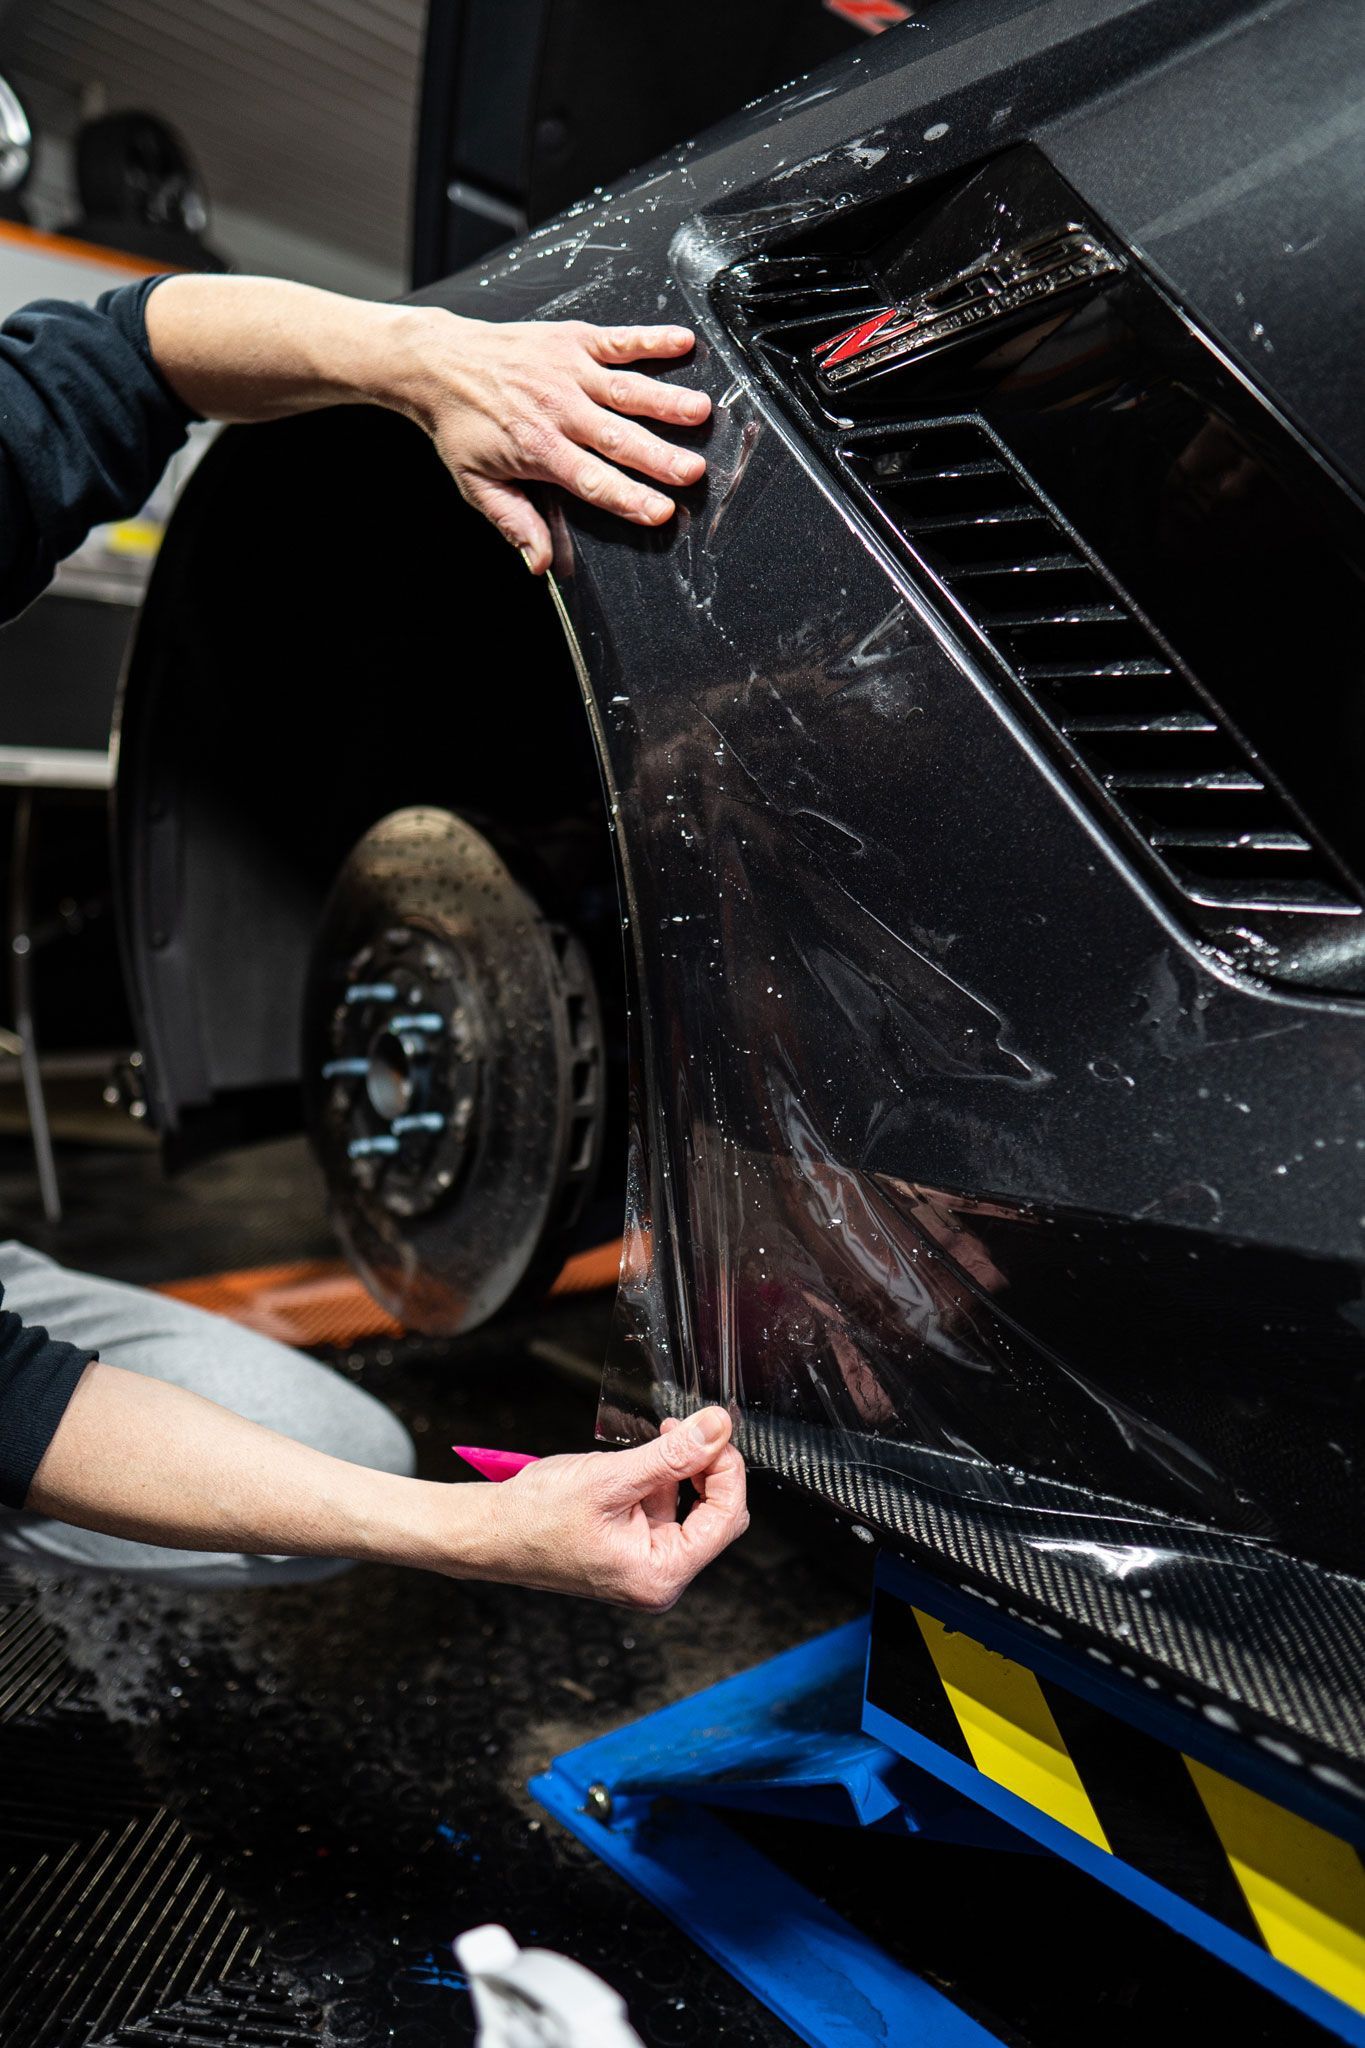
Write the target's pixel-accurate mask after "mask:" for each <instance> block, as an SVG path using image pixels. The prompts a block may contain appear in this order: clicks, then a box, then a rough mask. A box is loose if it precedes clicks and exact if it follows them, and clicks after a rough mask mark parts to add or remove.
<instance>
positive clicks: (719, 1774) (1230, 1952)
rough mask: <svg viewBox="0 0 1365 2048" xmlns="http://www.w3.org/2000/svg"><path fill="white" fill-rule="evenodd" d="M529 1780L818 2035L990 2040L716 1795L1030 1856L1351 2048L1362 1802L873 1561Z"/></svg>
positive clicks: (1362, 1966) (809, 2036)
mask: <svg viewBox="0 0 1365 2048" xmlns="http://www.w3.org/2000/svg"><path fill="white" fill-rule="evenodd" d="M1229 1718H1231V1717H1229ZM1291 1754H1292V1752H1291ZM531 1790H532V1792H533V1793H534V1795H535V1796H536V1798H537V1799H539V1800H540V1802H541V1803H542V1804H543V1805H544V1806H546V1807H547V1808H548V1809H549V1810H550V1811H551V1812H552V1813H553V1814H555V1815H556V1817H557V1818H558V1819H559V1820H561V1821H562V1822H563V1823H564V1825H565V1826H567V1827H568V1828H570V1829H571V1830H572V1831H573V1832H574V1833H575V1834H576V1835H577V1836H578V1837H579V1838H580V1839H581V1840H582V1841H583V1842H585V1843H586V1844H587V1845H588V1846H589V1847H590V1848H592V1849H593V1850H594V1852H595V1853H596V1854H598V1855H599V1856H601V1857H602V1859H603V1860H604V1861H605V1862H607V1863H608V1864H610V1865H611V1866H612V1867H613V1868H614V1869H615V1870H617V1871H618V1872H619V1873H620V1874H621V1875H622V1876H623V1877H624V1878H626V1879H627V1881H628V1882H630V1883H631V1884H633V1885H634V1886H635V1887H636V1888H637V1889H638V1890H639V1891H641V1892H642V1893H644V1894H645V1896H646V1897H648V1898H649V1899H651V1900H652V1901H653V1902H654V1904H655V1905H657V1906H658V1907H660V1908H661V1910H662V1911H664V1912H665V1913H666V1914H668V1915H669V1917H670V1918H672V1919H673V1920H675V1921H676V1922H677V1923H678V1924H679V1925H680V1926H681V1927H683V1928H684V1929H685V1930H686V1931H687V1932H688V1933H689V1934H690V1935H691V1936H692V1937H693V1938H694V1939H695V1940H696V1941H697V1942H698V1943H699V1944H700V1946H701V1947H703V1948H705V1949H706V1950H707V1951H708V1952H709V1953H710V1954H712V1955H713V1956H714V1957H716V1959H717V1960H718V1961H719V1962H721V1963H722V1964H724V1965H725V1967H726V1968H728V1969H729V1970H731V1971H732V1973H733V1974H734V1975H735V1976H736V1977H738V1978H739V1979H740V1980H741V1982H743V1983H744V1984H745V1985H746V1986H747V1987H748V1988H749V1989H750V1990H751V1991H752V1992H753V1993H754V1994H755V1996H757V1997H758V1998H760V1999H761V2000H762V2001H763V2003H764V2004H766V2005H767V2006H769V2007H770V2008H771V2010H773V2011H774V2012H775V2013H777V2014H778V2016H779V2017H780V2018H781V2019H783V2020H784V2021H785V2022H786V2024H787V2025H788V2026H790V2027H791V2028H792V2029H793V2030H794V2031H795V2032H796V2033H797V2034H799V2035H800V2036H801V2038H802V2039H804V2040H806V2041H809V2042H811V2043H815V2044H819V2048H836V2044H837V2048H844V2044H852V2043H855V2042H856V2043H865V2042H867V2041H870V2040H877V2041H880V2040H917V2041H924V2042H926V2043H933V2044H935V2048H977V2044H984V2043H987V2042H990V2041H993V2040H995V2039H996V2036H994V2035H993V2034H991V2033H989V2032H988V2031H987V2030H986V2029H985V2028H984V2027H983V2026H982V2025H980V2024H979V2023H978V2022H977V2021H976V2020H974V2019H972V2018H970V2017H969V2016H968V2015H967V2014H965V2013H964V2012H962V2011H961V2010H960V2009H959V2008H958V2007H957V2006H956V2005H955V2004H953V2003H952V2001H951V2000H950V1999H949V1998H947V1997H946V1996H945V1994H944V1993H943V1992H942V1991H940V1990H938V1989H937V1988H936V1987H934V1986H933V1985H931V1984H929V1983H927V1982H926V1981H925V1980H924V1979H923V1978H922V1977H919V1976H917V1975H916V1974H915V1973H914V1972H913V1971H912V1970H910V1969H908V1968H906V1967H904V1966H903V1965H902V1964H900V1963H899V1962H897V1961H896V1960H895V1959H894V1958H893V1957H891V1956H889V1955H887V1954H886V1953H885V1952H884V1951H883V1950H882V1949H880V1948H879V1947H878V1946H877V1945H876V1944H875V1943H874V1942H873V1941H871V1940H870V1939H869V1938H868V1937H867V1936H865V1935H863V1934H862V1933H860V1932H859V1931H858V1930H857V1929H856V1928H855V1927H854V1926H852V1925H851V1924H850V1923H849V1922H848V1921H847V1920H844V1919H842V1918H840V1917H839V1916H838V1915H837V1914H836V1913H834V1912H832V1911H831V1910H830V1908H829V1907H827V1906H826V1905H824V1904H823V1903H822V1902H821V1901H820V1900H819V1899H818V1898H817V1897H816V1896H815V1895H814V1893H813V1892H812V1891H811V1890H809V1889H808V1888H807V1887H806V1886H805V1885H803V1884H801V1883H800V1882H798V1881H797V1880H796V1879H795V1878H793V1877H792V1876H791V1875H790V1874H789V1873H787V1872H785V1871H784V1870H782V1869H781V1868H780V1867H779V1866H778V1865H777V1864H776V1863H775V1862H774V1861H773V1860H772V1859H771V1858H770V1857H768V1856H767V1855H765V1854H764V1853H762V1852H761V1851H760V1850H759V1849H758V1848H756V1847H755V1846H754V1845H753V1844H752V1843H751V1842H749V1841H747V1840H746V1839H745V1838H744V1837H743V1835H742V1834H740V1833H739V1832H738V1831H737V1829H736V1828H735V1826H734V1825H733V1824H732V1823H731V1822H730V1821H727V1819H726V1817H725V1815H726V1812H727V1810H728V1811H729V1812H730V1813H731V1814H734V1813H736V1812H742V1811H749V1812H753V1813H762V1814H769V1815H781V1816H786V1817H788V1818H791V1819H797V1820H804V1821H809V1822H820V1823H823V1824H825V1825H837V1826H843V1827H854V1828H864V1829H874V1830H876V1831H877V1832H879V1833H882V1834H886V1833H892V1834H899V1835H902V1836H904V1837H907V1838H908V1837H918V1838H920V1839H921V1840H925V1841H939V1842H954V1843H957V1844H959V1845H963V1844H965V1845H970V1846H977V1847H981V1848H995V1849H1001V1848H1008V1849H1015V1850H1033V1851H1035V1852H1037V1851H1047V1852H1051V1853H1052V1854H1055V1855H1057V1856H1060V1857H1063V1858H1065V1859H1066V1860H1067V1861H1068V1862H1070V1863H1072V1864H1075V1865H1077V1866H1079V1867H1080V1868H1081V1869H1082V1870H1084V1871H1086V1872H1088V1873H1089V1874H1090V1875H1091V1876H1093V1877H1096V1878H1098V1879H1100V1881H1101V1882H1102V1883H1103V1884H1105V1885H1107V1886H1109V1887H1110V1888H1111V1889H1112V1890H1114V1891H1116V1892H1118V1893H1119V1894H1121V1895H1122V1896H1123V1897H1125V1898H1127V1899H1129V1900H1132V1901H1133V1902H1134V1903H1136V1904H1137V1905H1138V1906H1140V1907H1142V1908H1144V1909H1145V1910H1146V1911H1147V1912H1149V1913H1152V1914H1154V1915H1156V1916H1157V1917H1158V1918H1159V1919H1161V1920H1163V1921H1165V1922H1166V1923H1167V1924H1168V1925H1169V1926H1170V1927H1172V1928H1174V1929H1175V1930H1176V1931H1177V1932H1178V1933H1180V1934H1182V1935H1184V1936H1186V1937H1188V1938H1189V1939H1190V1940H1192V1941H1194V1942H1196V1943H1198V1944H1199V1945H1200V1946H1201V1947H1202V1948H1204V1949H1206V1950H1208V1951H1209V1952H1211V1953H1212V1954H1213V1955H1214V1956H1216V1957H1217V1958H1219V1959H1220V1960H1221V1961H1222V1962H1223V1963H1225V1964H1227V1965H1229V1966H1231V1967H1232V1968H1233V1969H1235V1970H1237V1971H1239V1972H1240V1973H1242V1974H1243V1975H1244V1976H1245V1977H1247V1978H1249V1979H1251V1980H1252V1981H1253V1982H1255V1983H1258V1984H1260V1985H1261V1986H1263V1987H1264V1988H1265V1989H1267V1990H1269V1991H1271V1992H1273V1993H1275V1994H1276V1995H1277V1996H1278V1997H1280V1998H1282V1999H1284V2000H1286V2001H1287V2002H1288V2003H1289V2004H1291V2005H1293V2006H1295V2007H1297V2008H1298V2010H1299V2011H1300V2012H1301V2013H1303V2014H1304V2015H1305V2016H1306V2017H1307V2018H1309V2019H1310V2020H1312V2021H1315V2022H1316V2023H1317V2024H1318V2025H1320V2026H1322V2027H1324V2028H1326V2029H1328V2030H1329V2031H1330V2032H1331V2033H1332V2034H1333V2035H1334V2036H1336V2037H1337V2038H1339V2039H1341V2040H1344V2041H1347V2042H1350V2043H1353V2044H1358V2048H1365V1864H1363V1863H1362V1860H1361V1856H1360V1851H1359V1846H1358V1845H1359V1841H1360V1838H1361V1833H1362V1821H1365V1816H1362V1815H1361V1814H1360V1813H1359V1811H1358V1810H1357V1809H1353V1808H1352V1807H1351V1806H1350V1805H1349V1804H1345V1803H1344V1804H1342V1805H1341V1807H1340V1808H1338V1806H1337V1805H1336V1804H1334V1802H1333V1799H1332V1797H1331V1793H1330V1788H1327V1787H1324V1786H1323V1785H1322V1784H1321V1783H1320V1782H1318V1781H1311V1782H1310V1781H1308V1780H1307V1779H1306V1778H1305V1776H1304V1774H1303V1773H1301V1772H1300V1773H1296V1772H1295V1770H1294V1769H1293V1768H1292V1766H1291V1765H1290V1764H1289V1763H1288V1761H1287V1760H1286V1759H1285V1758H1283V1757H1276V1756H1274V1755H1272V1754H1269V1753H1267V1752H1266V1751H1265V1750H1264V1749H1262V1750H1259V1751H1254V1752H1253V1751H1251V1750H1250V1749H1249V1747H1248V1745H1246V1744H1245V1743H1243V1742H1241V1741H1240V1740H1238V1739H1236V1737H1235V1736H1234V1735H1233V1734H1232V1733H1231V1731H1229V1730H1227V1729H1222V1728H1220V1727H1218V1726H1217V1725H1216V1724H1215V1723H1214V1722H1212V1721H1210V1720H1209V1719H1208V1718H1206V1717H1205V1716H1202V1715H1200V1714H1199V1713H1198V1711H1197V1710H1195V1709H1194V1708H1193V1703H1191V1708H1190V1710H1189V1711H1186V1710H1184V1709H1183V1708H1182V1707H1181V1706H1180V1704H1179V1703H1178V1702H1172V1701H1171V1700H1169V1699H1167V1698H1163V1699H1161V1700H1159V1701H1158V1700H1154V1699H1151V1698H1149V1697H1148V1696H1147V1695H1145V1694H1144V1693H1143V1690H1142V1688H1141V1686H1140V1684H1139V1683H1137V1682H1136V1681H1134V1680H1132V1679H1130V1678H1129V1677H1127V1676H1125V1674H1124V1673H1123V1672H1122V1670H1121V1669H1118V1668H1116V1667H1114V1666H1112V1665H1108V1664H1101V1663H1097V1662H1094V1661H1091V1660H1087V1659H1086V1658H1085V1657H1084V1656H1083V1655H1079V1656H1078V1655H1077V1654H1075V1653H1073V1652H1072V1651H1070V1650H1069V1649H1064V1648H1062V1647H1059V1646H1057V1645H1054V1644H1052V1643H1050V1642H1047V1641H1046V1640H1045V1639H1044V1638H1042V1637H1041V1636H1040V1635H1039V1633H1038V1631H1037V1630H1036V1629H1034V1628H1031V1627H1029V1626H1028V1625H1027V1624H1026V1623H1025V1622H1024V1620H1023V1618H1022V1617H1012V1616H1010V1615H1009V1614H1007V1613H1005V1612H1004V1611H1003V1610H1002V1611H999V1612H996V1611H993V1610H992V1609H991V1608H990V1607H989V1606H988V1605H985V1604H983V1603H982V1601H980V1600H979V1599H972V1598H970V1597H968V1596H967V1595H965V1594H963V1593H960V1592H955V1591H953V1590H952V1589H951V1588H948V1587H945V1586H944V1585H942V1584H941V1583H940V1582H939V1581H937V1580H935V1579H932V1578H931V1577H929V1576H928V1575H927V1574H923V1573H920V1572H917V1571H915V1570H913V1569H912V1568H911V1567H909V1566H906V1565H903V1564H901V1563H899V1562H897V1561H892V1560H885V1559H884V1560H882V1562H881V1565H880V1567H879V1571H878V1581H877V1591H876V1596H875V1599H874V1603H873V1609H872V1614H871V1617H870V1620H869V1621H858V1622H854V1623H850V1624H849V1625H848V1626H847V1627H845V1628H842V1629H836V1630H834V1631H833V1632H832V1633H831V1634H829V1635H825V1636H821V1637H819V1638H817V1639H816V1640H815V1641H814V1642H812V1643H808V1644H805V1645H803V1646H801V1647H800V1648H799V1649H796V1650H791V1651H788V1652H786V1653H785V1654H784V1655H783V1656H780V1657H776V1658H774V1659H772V1660H771V1661H770V1662H768V1663H766V1664H762V1665H759V1666H758V1667H756V1668H755V1669H754V1670H752V1671H748V1672H743V1673H741V1674H740V1675H739V1676H738V1677H735V1678H732V1679H727V1680H725V1681H724V1682H722V1683H721V1684H720V1685H717V1686H713V1687H711V1688H709V1689H708V1690H707V1691H706V1692H704V1693H700V1694H698V1695H696V1696H695V1697H694V1698H692V1699H688V1700H682V1701H679V1702H678V1703H677V1704H676V1705H674V1706H671V1707H667V1708H664V1709H663V1710H662V1711H661V1712H660V1713H657V1714H653V1715H650V1716H649V1717H647V1718H646V1719H645V1720H642V1721H639V1722H637V1723H635V1724H634V1725H633V1726H631V1727H628V1728H625V1729H621V1730H619V1731H618V1732H617V1733H615V1734H613V1735H608V1736H604V1737H602V1738H601V1739H599V1740H598V1741H596V1742H591V1743H588V1744H585V1745H584V1746H583V1747H582V1748H581V1749H577V1750H573V1751H571V1752H569V1753H568V1754H567V1755H565V1756H562V1757H560V1758H559V1759H558V1760H557V1761H556V1762H555V1763H554V1764H553V1765H552V1767H551V1768H550V1770H549V1771H548V1772H546V1773H545V1774H544V1775H543V1776H541V1777H539V1778H537V1779H536V1780H534V1782H533V1784H532V1787H531ZM906 1853H907V1855H913V1848H912V1845H911V1842H910V1841H909V1840H907V1842H906ZM913 1874H914V1873H913V1872H911V1871H908V1872H907V1875H908V1876H910V1877H913ZM1020 1882H1021V1883H1027V1882H1028V1876H1027V1865H1026V1863H1024V1862H1021V1865H1020Z"/></svg>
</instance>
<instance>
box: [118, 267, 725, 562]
mask: <svg viewBox="0 0 1365 2048" xmlns="http://www.w3.org/2000/svg"><path fill="white" fill-rule="evenodd" d="M147 338H148V341H149V343H150V345H151V350H152V354H153V355H154V356H155V358H156V361H157V365H158V368H159V369H160V370H161V372H162V374H163V376H165V377H166V378H167V379H168V381H169V382H170V383H171V385H172V386H173V387H174V389H175V390H176V391H178V392H179V394H180V396H181V397H182V398H183V399H184V400H185V401H186V403H187V404H188V405H191V406H193V407H194V409H195V411H197V412H200V413H202V414H203V415H204V417H205V418H206V419H216V420H271V419H280V418H283V417H284V416H285V415H287V414H289V413H295V412H312V411H314V410H316V409H317V408H318V407H320V406H325V405H354V404H357V403H359V404H362V405H382V406H387V407H388V408H389V409H390V410H391V411H393V412H401V413H405V414H406V415H407V417H408V418H409V419H412V420H415V421H416V422H417V424H418V425H419V426H421V427H423V428H425V430H426V431H427V433H428V434H430V436H431V438H432V440H433V441H434V442H435V443H436V446H437V448H438V449H439V450H440V452H441V456H442V459H443V460H444V462H445V464H446V467H447V468H448V469H449V471H450V473H451V475H452V476H453V477H454V479H455V481H456V483H457V484H458V485H459V487H460V489H461V490H462V491H463V493H464V495H465V497H466V498H467V499H468V500H469V502H470V504H471V505H474V506H477V508H478V510H479V511H480V512H482V513H484V514H485V515H486V517H487V518H489V519H491V520H492V522H493V524H494V525H495V526H496V527H497V529H498V531H499V532H500V533H501V534H503V535H504V536H505V538H506V539H508V540H509V541H511V543H512V545H513V546H514V547H517V548H520V549H521V552H522V553H523V555H524V556H525V557H526V561H527V564H528V566H529V567H530V568H531V569H533V570H534V571H535V573H536V574H537V575H542V574H543V573H544V572H545V570H546V569H548V568H549V566H550V534H549V529H548V527H547V526H546V524H545V521H544V520H543V519H542V518H541V516H540V514H539V512H537V510H536V509H535V507H534V505H533V504H532V503H531V500H530V498H529V497H528V496H527V494H526V492H525V491H524V490H523V489H521V488H520V486H521V485H523V484H528V483H553V484H562V485H563V487H564V489H565V490H567V491H573V492H574V493H575V495H576V496H577V497H580V498H585V499H586V500H587V501H588V503H589V504H591V505H600V506H602V507H603V509H604V510H606V511H608V512H614V513H617V514H619V516H620V517H621V518H622V519H630V520H633V521H634V522H635V524H636V525H638V526H660V525H662V524H663V522H664V520H666V519H671V518H672V516H673V500H672V498H670V497H667V496H666V495H665V494H664V492H662V491H658V490H653V489H651V488H650V486H649V484H647V483H641V482H640V481H639V476H643V477H650V478H653V480H654V481H655V482H656V483H661V484H668V485H669V486H670V487H671V488H673V489H675V490H676V489H678V488H679V487H680V486H682V485H686V484H694V483H696V482H697V480H698V478H699V477H701V476H702V475H703V473H704V472H705V469H706V464H705V462H704V461H703V459H702V457H701V456H700V455H698V454H697V453H696V452H695V450H693V449H690V448H679V447H676V446H674V445H673V444H672V443H671V442H668V441H665V440H663V439H662V438H661V437H660V436H659V435H658V434H651V433H650V431H649V429H648V428H647V427H643V426H641V425H640V424H639V423H640V421H641V420H654V421H656V422H658V423H661V424H663V425H665V426H672V427H699V426H700V425H701V423H702V421H703V420H704V419H705V418H706V417H707V415H708V414H709V412H710V410H711V401H710V399H709V398H707V397H706V395H705V394H704V393H703V392H700V391H687V390H684V389H682V388H680V387H679V386H677V385H672V384H662V383H660V382H659V381H658V380H657V378H654V377H645V376H642V375H641V374H640V372H639V371H638V370H632V369H630V368H629V367H628V365H629V364H631V363H640V362H646V361H655V362H676V361H677V359H678V357H679V356H685V355H687V354H689V353H690V351H691V349H692V346H693V339H694V337H693V336H692V334H691V332H690V331H689V329H687V328H686V327H590V326H588V325H587V323H586V322H585V321H582V320H562V321H548V320H546V321H542V320H531V321H508V322H505V323H500V322H497V321H491V320H466V319H464V318H463V317H462V316H460V315H459V314H456V313H448V312H446V311H445V310H444V309H443V308H441V307H439V306H376V305H372V304H371V303H370V302H369V301H368V300H363V299H346V298H342V297H340V296H338V294H337V293H335V292H323V291H317V290H315V289H314V288H313V287H312V286H311V285H303V284H288V283H285V282H284V281H283V280H280V279H275V278H266V277H194V276H185V277H171V278H166V279H164V280H163V281H162V282H161V283H160V284H158V285H157V287H156V289H155V291H154V292H153V293H152V294H151V297H150V298H149V299H148V301H147ZM631 470H635V471H638V472H639V476H631V475H629V474H627V472H628V471H631Z"/></svg>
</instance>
